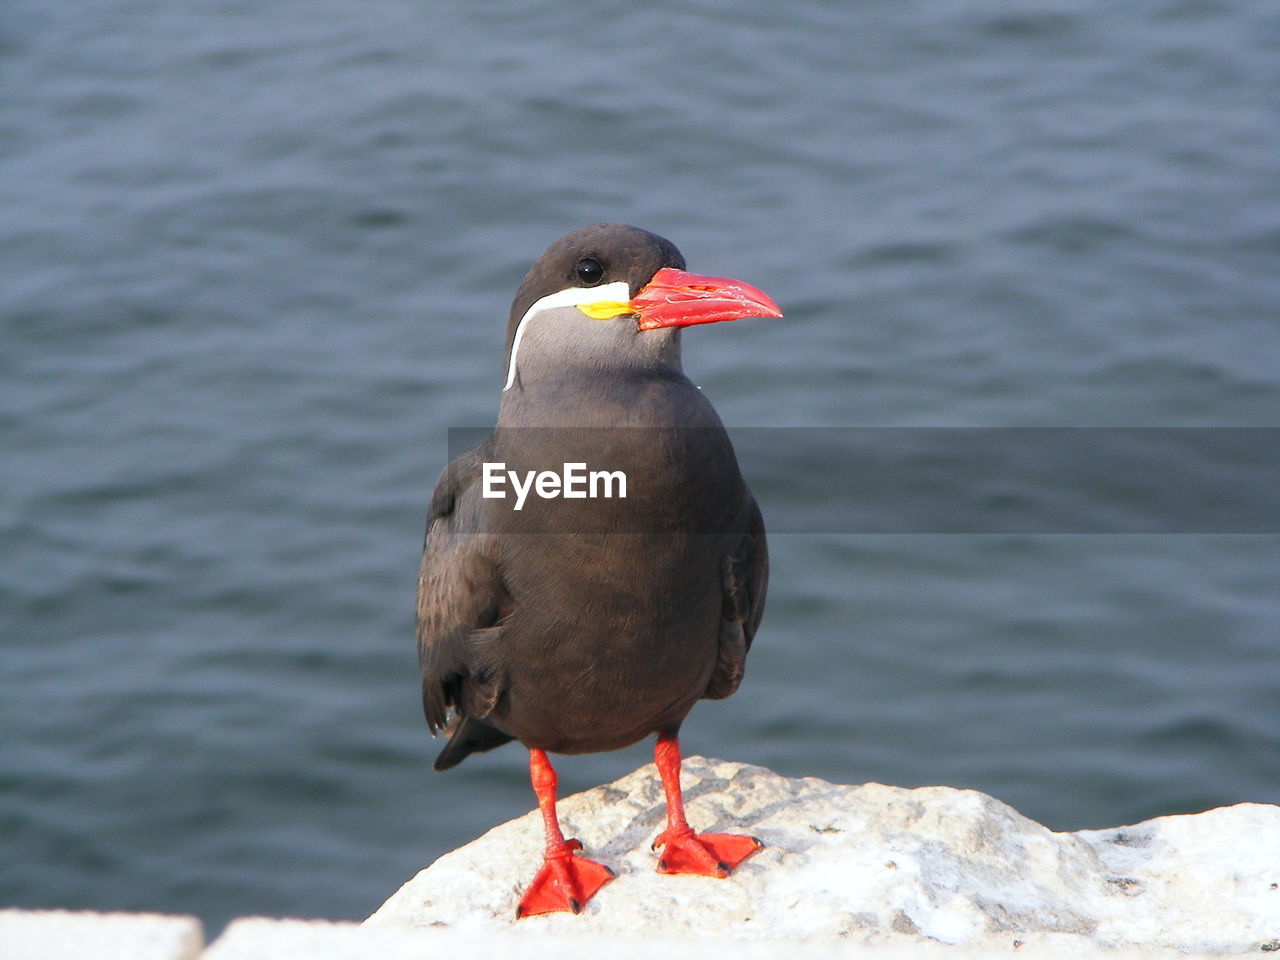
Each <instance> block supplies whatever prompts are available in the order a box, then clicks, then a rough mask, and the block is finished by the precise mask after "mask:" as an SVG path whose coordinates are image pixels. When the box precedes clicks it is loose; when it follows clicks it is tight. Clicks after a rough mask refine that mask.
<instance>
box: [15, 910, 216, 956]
mask: <svg viewBox="0 0 1280 960" xmlns="http://www.w3.org/2000/svg"><path fill="white" fill-rule="evenodd" d="M203 948H204V931H203V928H202V927H201V926H200V921H199V920H197V919H196V918H195V917H168V916H161V915H159V914H154V913H88V912H83V913H82V912H75V913H73V912H71V911H68V910H16V909H7V910H0V957H2V958H3V960H85V958H89V957H93V958H100V960H192V958H194V957H198V956H199V955H200V951H201V950H202V949H203Z"/></svg>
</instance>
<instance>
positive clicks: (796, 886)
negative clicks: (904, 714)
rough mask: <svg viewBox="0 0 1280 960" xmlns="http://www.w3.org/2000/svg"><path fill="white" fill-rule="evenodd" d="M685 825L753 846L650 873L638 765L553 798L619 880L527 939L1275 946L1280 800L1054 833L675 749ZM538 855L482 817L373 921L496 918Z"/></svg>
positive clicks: (903, 794)
mask: <svg viewBox="0 0 1280 960" xmlns="http://www.w3.org/2000/svg"><path fill="white" fill-rule="evenodd" d="M684 785H685V790H686V798H687V801H688V809H689V819H690V822H691V823H692V824H693V826H694V828H695V829H697V830H715V831H737V832H744V833H750V834H752V835H754V836H757V837H759V838H760V839H762V840H763V841H764V842H765V844H766V845H767V846H766V849H764V850H762V851H760V852H759V853H757V854H756V855H755V856H753V857H752V858H751V859H749V860H748V861H746V862H745V863H744V864H743V865H742V866H741V867H739V868H738V870H737V871H736V872H735V873H734V875H733V876H732V877H730V878H729V879H726V880H716V879H711V878H704V877H673V876H662V875H660V874H657V873H656V872H655V871H654V862H655V861H654V856H653V854H652V853H650V851H649V844H650V842H651V841H652V840H653V838H654V837H655V836H656V835H657V833H658V831H659V830H660V829H661V828H662V825H663V811H664V807H663V802H662V792H661V788H660V786H659V782H658V777H657V775H656V773H655V772H654V769H653V767H652V766H646V767H643V768H641V769H640V770H637V771H636V772H635V773H632V774H630V775H629V776H626V777H624V778H622V779H621V780H618V781H617V782H615V783H612V784H609V785H607V786H603V787H597V788H596V789H594V790H588V791H586V792H584V793H580V794H577V795H574V796H571V797H567V798H564V799H563V800H562V801H561V803H560V816H561V821H562V823H563V825H564V827H565V831H566V834H567V835H572V836H576V837H578V838H579V839H581V840H582V842H583V844H584V845H585V851H584V852H585V853H586V854H587V855H589V856H591V857H592V858H593V859H596V860H599V861H601V862H603V863H606V864H608V865H609V866H611V867H613V868H614V869H615V870H616V871H617V872H618V877H617V879H615V880H614V881H613V882H612V883H610V884H608V885H607V886H606V887H604V888H603V889H602V890H601V891H600V893H599V894H597V895H596V897H595V898H593V899H592V901H591V902H590V903H589V904H588V906H587V908H586V909H585V910H584V912H583V914H582V915H580V916H577V917H574V916H571V915H568V914H551V915H546V916H540V917H530V918H527V919H525V920H521V921H519V923H520V927H519V929H520V931H521V932H524V933H533V932H547V933H556V934H596V935H627V936H653V937H675V938H682V939H683V938H689V937H694V938H733V939H787V940H798V939H803V940H833V939H844V940H846V941H852V942H855V943H865V944H884V945H889V944H898V945H903V944H905V943H908V942H912V943H915V944H916V945H917V946H923V945H924V944H925V943H927V942H929V941H932V942H934V943H936V944H944V943H945V944H965V945H968V946H970V947H1000V948H1002V949H1004V950H1008V949H1009V948H1012V947H1017V946H1022V945H1027V946H1031V945H1033V944H1034V945H1037V946H1056V947H1059V948H1062V949H1064V950H1068V951H1070V950H1073V949H1078V948H1086V949H1088V948H1098V947H1103V948H1112V947H1142V948H1165V949H1175V950H1181V951H1197V952H1201V951H1203V952H1213V953H1241V952H1256V951H1270V950H1277V949H1280V807H1278V806H1272V805H1268V804H1252V803H1246V804H1238V805H1236V806H1232V807H1224V808H1220V809H1217V810H1210V811H1208V812H1206V813H1201V814H1196V815H1188V816H1172V817H1161V818H1159V819H1156V820H1149V821H1147V822H1145V823H1141V824H1138V825H1136V826H1131V827H1117V828H1114V829H1108V830H1087V831H1081V832H1079V833H1054V832H1053V831H1051V830H1049V829H1047V828H1046V827H1043V826H1041V825H1040V824H1038V823H1035V822H1034V821H1031V820H1028V819H1027V818H1026V817H1023V816H1021V815H1020V814H1018V813H1017V812H1016V811H1015V810H1013V809H1011V808H1010V807H1008V806H1006V805H1005V804H1002V803H1000V802H999V801H997V800H994V799H992V798H991V797H988V796H986V795H984V794H981V793H977V792H975V791H971V790H955V789H952V788H949V787H921V788H919V789H915V790H906V789H902V788H898V787H887V786H882V785H880V784H874V783H871V784H864V785H862V786H841V785H837V784H831V783H827V782H825V781H822V780H817V779H812V778H808V779H803V780H791V779H787V778H785V777H780V776H778V775H777V774H774V773H772V772H771V771H769V770H766V769H764V768H762V767H754V766H748V765H745V764H739V763H729V762H724V761H718V760H709V759H704V758H701V757H689V758H687V759H686V762H685V775H684ZM541 852H542V825H541V821H540V819H539V818H538V815H537V814H536V812H531V813H530V814H528V815H526V816H524V817H521V818H519V819H517V820H513V821H511V822H510V823H506V824H503V825H502V826H499V827H495V828H494V829H493V830H491V831H489V832H488V833H487V834H485V835H484V836H483V837H480V838H479V839H478V840H475V841H474V842H472V843H470V844H468V845H466V846H465V847H462V848H460V849H458V850H455V851H453V852H452V853H449V854H446V855H445V856H443V857H441V858H440V859H439V860H437V861H436V862H435V863H434V864H432V865H431V866H430V867H428V868H427V869H425V870H423V871H422V872H421V873H419V874H418V875H417V876H416V877H415V878H413V879H412V880H410V881H409V882H408V883H406V884H405V885H404V886H403V887H402V888H401V889H400V890H399V891H398V892H397V893H395V894H394V895H393V896H392V897H391V899H389V900H388V901H387V902H386V903H385V904H383V906H382V907H381V909H379V910H378V911H377V912H376V913H375V914H374V915H373V916H372V917H370V918H369V920H367V921H366V924H367V925H372V924H393V925H395V924H399V925H409V926H430V927H436V928H440V927H449V928H452V929H453V930H454V931H455V932H467V931H475V932H479V931H482V930H500V929H509V928H511V927H512V926H513V925H514V924H515V923H516V921H515V919H514V915H515V914H514V912H515V906H516V902H517V900H518V899H519V894H520V890H521V888H522V887H523V885H524V884H525V883H527V882H528V880H529V879H530V878H531V877H532V876H533V874H534V872H535V870H536V868H537V866H538V863H539V858H540V856H541Z"/></svg>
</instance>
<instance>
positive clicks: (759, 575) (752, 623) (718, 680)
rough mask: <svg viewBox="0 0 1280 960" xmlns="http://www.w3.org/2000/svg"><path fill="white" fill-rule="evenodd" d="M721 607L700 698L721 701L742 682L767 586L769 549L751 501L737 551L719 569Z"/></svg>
mask: <svg viewBox="0 0 1280 960" xmlns="http://www.w3.org/2000/svg"><path fill="white" fill-rule="evenodd" d="M721 572H722V574H723V589H724V606H723V612H722V613H721V616H720V652H719V656H718V657H717V659H716V666H715V670H714V671H712V674H711V679H710V681H708V683H707V692H706V693H705V694H704V696H705V697H706V698H707V699H709V700H721V699H723V698H725V697H727V696H729V695H730V694H731V693H733V692H734V691H735V690H737V689H738V684H740V683H741V682H742V674H743V671H744V670H745V669H746V664H747V651H748V650H750V649H751V641H752V640H754V639H755V635H756V630H757V628H759V626H760V618H761V617H763V616H764V599H765V593H766V592H767V590H768V586H769V545H768V542H767V541H766V540H765V535H764V518H763V517H762V516H761V515H760V507H759V505H757V504H756V501H755V498H754V497H753V498H752V500H751V514H750V520H749V521H748V524H747V532H746V533H745V534H744V535H743V537H742V540H741V542H740V543H739V545H738V549H737V550H735V551H734V552H733V554H732V555H730V556H728V557H726V558H725V559H724V561H723V563H722V566H721Z"/></svg>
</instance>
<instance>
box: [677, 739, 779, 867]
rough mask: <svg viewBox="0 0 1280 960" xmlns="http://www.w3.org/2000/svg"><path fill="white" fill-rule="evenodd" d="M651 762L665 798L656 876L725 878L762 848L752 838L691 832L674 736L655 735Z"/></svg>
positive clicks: (728, 834)
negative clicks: (656, 769) (665, 812)
mask: <svg viewBox="0 0 1280 960" xmlns="http://www.w3.org/2000/svg"><path fill="white" fill-rule="evenodd" d="M653 762H654V763H655V764H656V765H657V767H658V775H659V776H660V777H662V790H663V792H664V793H665V794H666V795H667V829H665V830H663V831H662V833H660V834H658V838H657V839H656V840H654V841H653V848H654V849H655V850H656V849H658V847H662V848H664V849H663V851H662V854H661V855H660V857H659V860H658V872H659V873H696V874H698V875H699V876H704V877H727V876H728V875H729V871H731V870H732V869H733V868H734V867H736V866H737V865H738V864H740V863H741V862H742V861H743V860H745V859H747V857H749V856H751V854H753V853H755V852H756V851H757V850H759V849H760V848H761V847H763V846H764V844H763V843H761V842H760V841H759V840H757V839H756V838H755V837H744V836H739V835H737V834H733V833H694V832H693V828H692V827H690V826H689V821H688V820H686V819H685V815H684V796H683V795H682V794H681V792H680V741H679V739H678V738H677V737H676V735H675V734H674V733H671V734H667V733H660V734H658V742H657V743H656V744H654V747H653Z"/></svg>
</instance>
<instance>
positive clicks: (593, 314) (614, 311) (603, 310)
mask: <svg viewBox="0 0 1280 960" xmlns="http://www.w3.org/2000/svg"><path fill="white" fill-rule="evenodd" d="M578 309H579V310H581V311H582V312H583V313H585V314H586V315H587V316H588V317H590V318H591V319H592V320H610V319H612V318H613V317H620V316H622V315H623V314H624V313H631V312H632V310H631V304H629V303H623V302H622V301H620V300H597V301H596V302H595V303H580V304H578Z"/></svg>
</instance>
